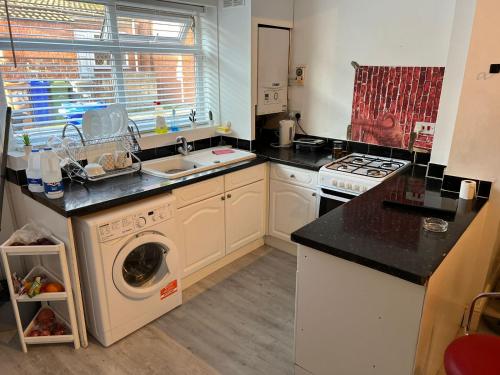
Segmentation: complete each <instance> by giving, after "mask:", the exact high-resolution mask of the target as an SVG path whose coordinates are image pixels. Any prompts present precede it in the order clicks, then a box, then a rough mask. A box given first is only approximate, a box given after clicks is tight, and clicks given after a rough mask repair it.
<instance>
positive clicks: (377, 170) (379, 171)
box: [366, 169, 387, 177]
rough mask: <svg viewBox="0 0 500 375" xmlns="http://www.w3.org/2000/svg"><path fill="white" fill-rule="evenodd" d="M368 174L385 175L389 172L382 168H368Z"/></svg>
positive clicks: (374, 175) (371, 175) (373, 175)
mask: <svg viewBox="0 0 500 375" xmlns="http://www.w3.org/2000/svg"><path fill="white" fill-rule="evenodd" d="M366 175H367V176H370V177H383V176H386V175H387V172H385V171H381V170H380V169H368V170H367V171H366Z"/></svg>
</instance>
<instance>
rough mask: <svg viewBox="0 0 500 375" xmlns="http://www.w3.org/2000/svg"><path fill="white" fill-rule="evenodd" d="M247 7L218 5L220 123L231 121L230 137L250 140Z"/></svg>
mask: <svg viewBox="0 0 500 375" xmlns="http://www.w3.org/2000/svg"><path fill="white" fill-rule="evenodd" d="M251 23H252V20H251V3H250V1H247V2H245V5H244V6H237V7H229V8H224V7H223V1H222V0H220V1H219V69H220V105H221V109H220V114H221V121H222V122H226V121H231V124H232V129H233V134H232V136H233V137H237V138H244V139H252V114H253V108H252V104H251V103H252V100H251V99H252V98H251V95H252V89H251V63H252V59H251V42H252V41H251Z"/></svg>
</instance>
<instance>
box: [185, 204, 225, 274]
mask: <svg viewBox="0 0 500 375" xmlns="http://www.w3.org/2000/svg"><path fill="white" fill-rule="evenodd" d="M223 199H224V196H223V195H216V196H215V197H212V198H209V199H205V200H203V201H201V202H198V203H193V204H190V205H189V206H186V207H183V208H180V209H179V210H178V220H179V226H180V228H179V230H180V234H181V235H180V237H181V240H180V242H181V246H182V251H181V253H182V256H181V258H182V261H181V263H182V269H183V275H184V276H187V275H189V274H191V273H193V272H195V271H197V270H199V269H201V268H203V267H204V266H206V265H208V264H210V263H212V262H214V261H216V260H217V259H220V258H222V257H223V256H224V255H225V240H224V200H223Z"/></svg>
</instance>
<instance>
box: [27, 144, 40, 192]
mask: <svg viewBox="0 0 500 375" xmlns="http://www.w3.org/2000/svg"><path fill="white" fill-rule="evenodd" d="M26 177H27V179H28V189H29V190H30V191H32V192H33V193H43V182H42V170H41V166H40V150H36V149H35V150H32V151H31V154H30V157H29V159H28V169H26Z"/></svg>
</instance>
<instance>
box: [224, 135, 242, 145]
mask: <svg viewBox="0 0 500 375" xmlns="http://www.w3.org/2000/svg"><path fill="white" fill-rule="evenodd" d="M222 140H223V141H224V144H225V145H227V146H232V147H237V146H238V139H237V138H233V137H226V136H225V135H223V136H222Z"/></svg>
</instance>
